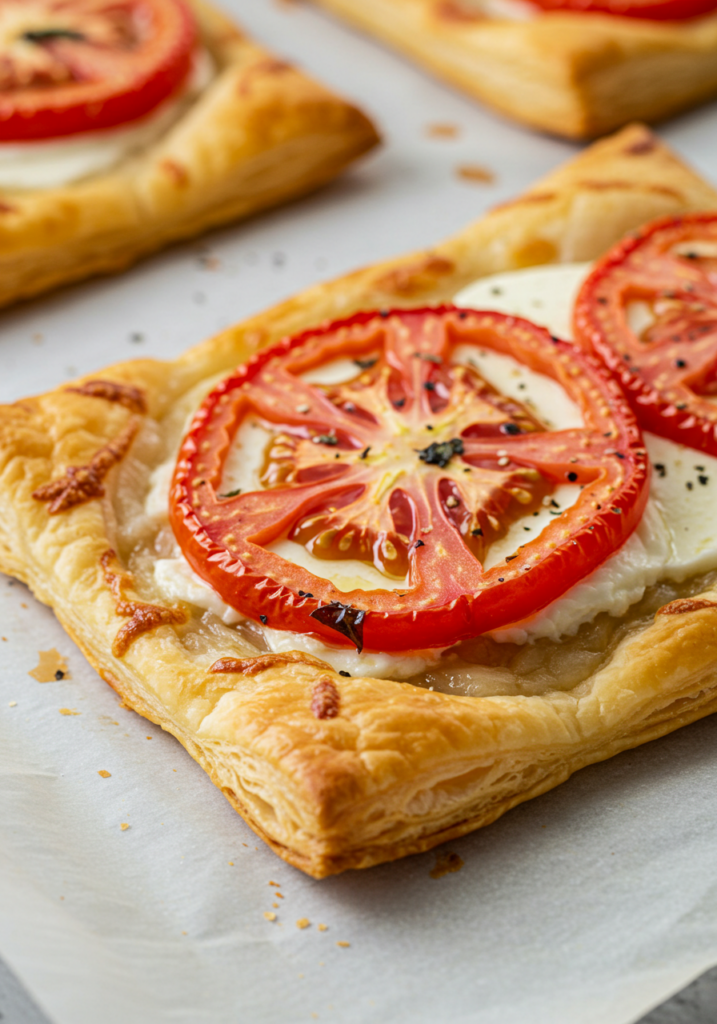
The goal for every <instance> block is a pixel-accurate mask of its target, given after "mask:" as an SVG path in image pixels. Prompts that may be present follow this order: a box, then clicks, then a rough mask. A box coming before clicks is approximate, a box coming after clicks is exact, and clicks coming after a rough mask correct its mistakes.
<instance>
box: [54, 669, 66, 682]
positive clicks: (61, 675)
mask: <svg viewBox="0 0 717 1024" xmlns="http://www.w3.org/2000/svg"><path fill="white" fill-rule="evenodd" d="M64 678H65V673H64V672H63V671H62V669H61V668H58V670H57V672H55V679H56V680H57V681H58V683H59V681H60V680H61V679H64Z"/></svg>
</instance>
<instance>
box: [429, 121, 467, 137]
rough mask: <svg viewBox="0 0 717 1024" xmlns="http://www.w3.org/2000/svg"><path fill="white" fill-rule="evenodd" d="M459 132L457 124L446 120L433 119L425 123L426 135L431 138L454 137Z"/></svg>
mask: <svg viewBox="0 0 717 1024" xmlns="http://www.w3.org/2000/svg"><path fill="white" fill-rule="evenodd" d="M459 134H460V128H459V127H458V125H457V124H450V123H449V122H448V121H435V122H433V123H432V124H427V125H426V135H428V136H429V138H431V139H455V138H456V136H457V135H459Z"/></svg>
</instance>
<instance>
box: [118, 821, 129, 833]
mask: <svg viewBox="0 0 717 1024" xmlns="http://www.w3.org/2000/svg"><path fill="white" fill-rule="evenodd" d="M120 828H121V829H122V831H123V832H126V831H127V829H128V828H129V822H128V821H123V822H122V824H121V825H120Z"/></svg>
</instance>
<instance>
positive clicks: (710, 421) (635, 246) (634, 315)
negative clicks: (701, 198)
mask: <svg viewBox="0 0 717 1024" xmlns="http://www.w3.org/2000/svg"><path fill="white" fill-rule="evenodd" d="M575 333H576V337H577V338H578V339H579V341H580V342H581V343H582V344H583V346H584V347H586V348H587V349H592V350H593V351H594V352H596V353H597V354H598V355H599V356H600V357H601V358H602V359H603V360H604V361H605V362H606V363H607V365H608V366H609V367H610V369H611V370H612V371H613V373H614V374H615V376H616V377H617V378H618V380H619V381H620V383H621V385H622V387H623V388H624V390H625V393H626V394H627V396H628V398H629V399H630V401H631V403H632V405H633V408H634V409H635V411H636V413H637V416H638V419H639V420H640V422H641V425H642V426H643V428H644V429H646V430H650V431H652V432H653V433H655V434H659V435H661V436H662V437H666V438H668V439H670V440H672V441H678V442H679V443H681V444H686V445H689V446H690V447H692V448H697V449H699V450H701V451H705V452H709V454H710V455H717V215H715V214H709V213H705V214H688V215H685V216H682V217H674V218H672V217H671V218H668V219H662V220H659V221H656V222H653V223H652V224H648V225H647V226H646V227H645V228H643V229H642V230H641V231H640V232H639V233H638V234H636V235H632V236H629V237H628V238H626V239H625V240H624V241H622V242H620V243H619V244H618V245H617V246H615V248H614V249H612V250H611V251H610V252H609V253H608V254H607V255H606V256H605V257H604V258H603V259H602V260H601V261H600V262H599V263H598V264H597V266H596V267H595V268H594V270H593V272H592V273H591V274H590V276H589V277H588V279H587V280H586V281H585V283H584V285H583V287H582V288H581V290H580V293H579V295H578V300H577V302H576V304H575Z"/></svg>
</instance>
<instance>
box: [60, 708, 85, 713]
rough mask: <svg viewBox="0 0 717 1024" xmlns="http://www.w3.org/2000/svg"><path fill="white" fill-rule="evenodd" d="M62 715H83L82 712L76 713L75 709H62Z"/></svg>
mask: <svg viewBox="0 0 717 1024" xmlns="http://www.w3.org/2000/svg"><path fill="white" fill-rule="evenodd" d="M60 714H61V715H81V714H82V712H81V711H75V709H74V708H60Z"/></svg>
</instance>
